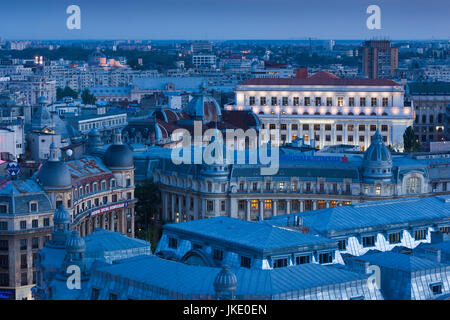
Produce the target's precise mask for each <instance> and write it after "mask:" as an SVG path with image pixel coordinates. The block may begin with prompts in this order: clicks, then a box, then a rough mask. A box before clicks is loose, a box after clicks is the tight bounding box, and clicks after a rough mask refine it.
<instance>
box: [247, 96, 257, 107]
mask: <svg viewBox="0 0 450 320" xmlns="http://www.w3.org/2000/svg"><path fill="white" fill-rule="evenodd" d="M255 102H256V100H255V97H250V98H249V104H250V105H251V106H254V105H255Z"/></svg>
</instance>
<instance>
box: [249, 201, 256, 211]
mask: <svg viewBox="0 0 450 320" xmlns="http://www.w3.org/2000/svg"><path fill="white" fill-rule="evenodd" d="M250 207H251V208H252V210H258V200H252V201H251V202H250Z"/></svg>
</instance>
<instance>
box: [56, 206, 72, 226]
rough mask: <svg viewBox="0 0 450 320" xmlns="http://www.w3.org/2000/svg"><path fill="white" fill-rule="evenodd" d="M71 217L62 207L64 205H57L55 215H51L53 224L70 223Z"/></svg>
mask: <svg viewBox="0 0 450 320" xmlns="http://www.w3.org/2000/svg"><path fill="white" fill-rule="evenodd" d="M71 222H72V219H71V217H70V213H69V211H67V210H66V209H65V208H64V205H61V206H59V208H58V209H56V211H55V215H54V216H53V224H54V225H57V224H70V223H71Z"/></svg>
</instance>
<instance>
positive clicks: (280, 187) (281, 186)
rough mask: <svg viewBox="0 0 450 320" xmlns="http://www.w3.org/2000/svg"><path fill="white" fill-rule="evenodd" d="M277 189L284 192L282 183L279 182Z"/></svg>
mask: <svg viewBox="0 0 450 320" xmlns="http://www.w3.org/2000/svg"><path fill="white" fill-rule="evenodd" d="M278 189H279V190H280V191H284V182H280V183H279V184H278Z"/></svg>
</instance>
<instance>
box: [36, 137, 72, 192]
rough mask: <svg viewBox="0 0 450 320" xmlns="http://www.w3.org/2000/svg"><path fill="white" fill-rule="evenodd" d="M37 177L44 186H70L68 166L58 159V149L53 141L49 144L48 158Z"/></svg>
mask: <svg viewBox="0 0 450 320" xmlns="http://www.w3.org/2000/svg"><path fill="white" fill-rule="evenodd" d="M37 179H38V181H39V183H40V184H41V185H42V186H43V187H44V188H66V187H68V188H71V187H72V177H71V175H70V171H69V168H68V167H67V166H66V164H65V163H64V162H63V161H61V160H59V158H58V150H57V148H56V147H55V145H54V144H53V143H52V144H51V146H50V158H49V159H48V160H47V161H46V162H45V163H44V164H43V165H42V166H41V169H40V170H39V172H38V174H37Z"/></svg>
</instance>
